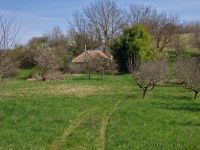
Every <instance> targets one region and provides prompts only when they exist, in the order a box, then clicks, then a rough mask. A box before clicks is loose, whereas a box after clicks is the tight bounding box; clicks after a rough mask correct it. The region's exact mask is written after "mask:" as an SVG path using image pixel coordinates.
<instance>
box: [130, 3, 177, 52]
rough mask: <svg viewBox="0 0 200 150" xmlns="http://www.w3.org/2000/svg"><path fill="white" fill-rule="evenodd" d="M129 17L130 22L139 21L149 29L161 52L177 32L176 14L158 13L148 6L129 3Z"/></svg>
mask: <svg viewBox="0 0 200 150" xmlns="http://www.w3.org/2000/svg"><path fill="white" fill-rule="evenodd" d="M129 18H130V19H129V23H130V24H135V23H141V24H143V25H145V26H146V27H147V28H148V29H149V32H150V33H151V34H152V35H153V37H154V40H155V47H156V48H157V51H158V52H162V51H163V50H164V49H165V48H166V47H167V46H168V45H169V44H170V43H172V42H173V40H174V39H175V37H176V35H177V34H178V33H179V29H180V26H179V25H178V22H179V19H178V16H174V15H167V14H166V13H165V12H162V13H160V12H158V11H157V10H156V9H154V8H152V7H150V6H143V5H131V6H130V9H129Z"/></svg>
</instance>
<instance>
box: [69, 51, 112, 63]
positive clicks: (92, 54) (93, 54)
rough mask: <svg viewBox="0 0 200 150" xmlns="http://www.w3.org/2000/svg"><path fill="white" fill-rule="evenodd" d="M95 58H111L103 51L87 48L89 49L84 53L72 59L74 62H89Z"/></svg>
mask: <svg viewBox="0 0 200 150" xmlns="http://www.w3.org/2000/svg"><path fill="white" fill-rule="evenodd" d="M93 58H103V59H110V58H108V56H106V54H104V53H103V52H102V51H99V50H87V51H85V52H83V53H82V54H80V55H79V56H77V57H76V58H74V59H73V60H72V63H83V62H87V61H88V60H90V59H93Z"/></svg>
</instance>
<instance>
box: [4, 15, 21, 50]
mask: <svg viewBox="0 0 200 150" xmlns="http://www.w3.org/2000/svg"><path fill="white" fill-rule="evenodd" d="M19 32H20V26H19V25H17V23H16V15H11V16H8V15H3V14H2V15H1V14H0V50H6V49H9V48H12V47H13V46H14V45H15V44H16V41H17V39H18V38H19Z"/></svg>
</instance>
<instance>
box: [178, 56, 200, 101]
mask: <svg viewBox="0 0 200 150" xmlns="http://www.w3.org/2000/svg"><path fill="white" fill-rule="evenodd" d="M175 73H176V75H177V77H178V79H179V80H180V81H181V82H182V83H183V84H184V86H185V88H186V89H189V90H191V91H193V92H194V99H196V98H197V95H198V93H199V91H200V58H199V57H193V58H182V57H179V58H178V60H177V62H176V64H175Z"/></svg>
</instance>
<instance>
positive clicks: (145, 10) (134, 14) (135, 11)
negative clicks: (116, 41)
mask: <svg viewBox="0 0 200 150" xmlns="http://www.w3.org/2000/svg"><path fill="white" fill-rule="evenodd" d="M156 13H157V11H156V10H155V9H153V8H152V7H151V6H143V5H130V7H129V13H128V22H129V24H131V25H132V24H139V23H141V24H148V23H149V21H150V20H151V19H152V18H153V17H154V16H155V15H156Z"/></svg>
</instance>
